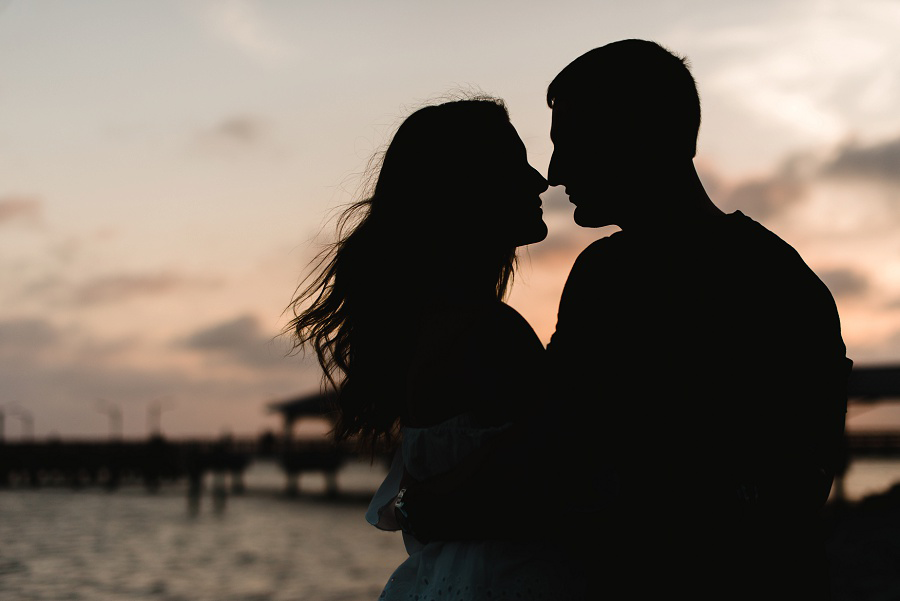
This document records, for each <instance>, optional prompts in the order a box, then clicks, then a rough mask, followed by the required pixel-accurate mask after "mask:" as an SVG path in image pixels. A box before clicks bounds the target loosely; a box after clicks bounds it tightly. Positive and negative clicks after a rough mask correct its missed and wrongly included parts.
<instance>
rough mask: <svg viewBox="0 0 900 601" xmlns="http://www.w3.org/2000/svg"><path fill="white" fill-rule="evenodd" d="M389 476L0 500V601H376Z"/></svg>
mask: <svg viewBox="0 0 900 601" xmlns="http://www.w3.org/2000/svg"><path fill="white" fill-rule="evenodd" d="M383 474H384V469H383V468H382V467H380V466H376V467H375V468H369V466H368V465H365V464H354V465H351V466H348V468H346V469H345V470H343V471H342V472H341V474H340V476H339V486H340V488H341V490H342V491H345V492H347V493H349V495H348V497H344V498H343V500H340V501H337V502H329V501H326V500H325V499H324V497H323V496H320V495H321V493H323V492H324V488H325V483H324V478H322V477H320V476H317V475H309V476H304V477H303V479H302V480H301V482H300V487H301V496H300V498H298V499H288V498H285V497H284V496H283V495H282V494H281V489H282V487H283V486H284V480H283V477H282V476H281V474H280V472H279V471H278V470H277V468H275V467H274V466H272V465H267V464H257V465H256V466H254V467H253V468H251V470H249V471H248V472H247V475H246V484H247V491H248V492H247V493H246V494H245V495H244V496H239V497H235V496H230V497H228V498H227V501H226V502H225V504H224V506H223V507H221V508H220V511H216V510H215V503H216V501H215V499H214V497H213V495H212V494H211V490H212V488H213V486H212V482H211V481H208V482H207V483H206V490H205V493H204V496H203V497H202V499H201V500H200V505H199V508H198V511H197V512H196V513H195V514H193V515H192V513H191V512H190V511H188V500H187V494H186V490H187V488H186V484H181V485H176V486H171V487H168V488H163V490H162V491H161V492H160V493H159V494H156V495H148V494H147V493H145V492H144V490H143V488H141V487H133V488H127V487H126V488H123V489H121V490H119V491H117V492H115V493H106V492H103V491H102V490H99V489H86V490H81V491H71V490H66V489H44V490H36V491H32V490H26V489H15V490H10V491H0V599H3V600H6V599H10V600H14V599H15V600H18V599H35V600H45V599H46V600H49V599H84V600H89V601H94V600H97V601H104V600H116V601H119V600H132V599H135V600H141V599H153V600H166V601H176V600H185V601H188V600H190V601H204V600H213V599H215V600H217V601H219V600H235V601H237V600H243V601H249V600H254V601H263V600H266V601H280V600H298V599H303V600H306V599H312V600H317V601H338V600H341V601H356V600H360V601H362V600H366V599H376V598H377V597H378V594H379V592H380V591H381V587H382V585H383V584H384V582H385V580H386V579H387V577H388V576H389V575H390V573H391V572H392V571H393V569H394V567H396V565H397V564H399V563H400V562H401V561H402V560H403V559H404V558H405V552H404V551H403V545H402V543H401V541H400V539H399V537H397V536H396V535H394V534H391V533H385V532H380V531H377V530H375V529H374V528H372V527H371V526H369V525H368V524H366V522H365V520H364V519H363V513H364V510H365V504H364V500H365V498H366V497H367V495H368V494H369V493H370V492H371V491H373V490H374V489H375V487H376V486H377V485H378V483H379V482H380V480H381V478H382V477H383ZM897 481H900V462H898V461H872V460H865V461H862V460H859V461H856V462H854V463H853V464H852V466H851V470H850V472H849V473H848V475H847V480H846V489H847V494H848V497H850V498H859V497H860V496H863V495H864V494H868V493H871V492H880V491H883V490H885V489H886V488H888V487H889V486H890V484H891V483H892V482H897ZM303 492H306V493H307V494H306V495H304V494H302V493H303ZM220 502H221V500H220Z"/></svg>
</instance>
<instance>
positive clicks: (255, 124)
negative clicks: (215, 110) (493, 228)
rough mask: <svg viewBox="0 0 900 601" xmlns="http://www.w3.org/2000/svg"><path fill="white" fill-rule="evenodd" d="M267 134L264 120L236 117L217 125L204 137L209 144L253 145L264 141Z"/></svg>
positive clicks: (246, 116) (245, 116)
mask: <svg viewBox="0 0 900 601" xmlns="http://www.w3.org/2000/svg"><path fill="white" fill-rule="evenodd" d="M267 132H268V127H267V124H266V123H265V122H264V121H263V120H262V119H259V118H257V117H252V116H249V115H236V116H233V117H228V118H226V119H223V120H222V121H220V122H219V123H217V124H216V125H215V126H213V127H212V128H211V129H209V130H208V131H207V132H205V133H204V137H205V139H206V140H207V141H209V142H222V143H227V144H237V145H252V144H256V143H258V142H259V141H260V140H262V139H263V138H264V137H265V135H266V133H267Z"/></svg>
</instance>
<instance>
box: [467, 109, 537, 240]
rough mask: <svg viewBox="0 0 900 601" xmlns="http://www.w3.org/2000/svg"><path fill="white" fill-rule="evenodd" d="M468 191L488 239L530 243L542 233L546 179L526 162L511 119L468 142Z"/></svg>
mask: <svg viewBox="0 0 900 601" xmlns="http://www.w3.org/2000/svg"><path fill="white" fill-rule="evenodd" d="M472 142H473V145H474V146H475V149H474V151H473V158H474V160H473V163H472V165H471V167H470V170H471V173H470V174H469V175H470V176H471V180H470V181H469V182H467V186H466V187H467V188H468V192H467V195H468V196H469V197H470V199H471V202H472V203H473V205H474V207H473V208H474V209H475V211H476V212H477V213H476V214H477V215H478V217H477V219H480V220H481V221H482V224H483V225H484V226H485V227H486V228H487V229H486V230H485V231H484V233H485V235H487V236H488V237H489V240H490V241H497V242H500V243H502V244H504V245H510V246H523V245H525V244H534V243H535V242H540V241H541V240H543V239H544V238H546V237H547V225H546V224H545V223H544V217H543V211H542V209H541V197H540V195H541V193H542V192H544V191H545V190H546V189H547V180H545V179H544V177H543V176H542V175H541V174H540V173H539V172H538V171H537V170H536V169H535V168H534V167H532V166H531V165H530V164H529V163H528V155H527V153H526V150H525V144H523V143H522V140H521V139H520V138H519V135H518V133H516V130H515V128H514V127H513V126H512V124H511V123H508V122H507V123H506V124H505V125H504V126H502V127H499V128H491V130H489V131H482V132H481V134H480V135H479V136H476V139H474V140H473V141H472Z"/></svg>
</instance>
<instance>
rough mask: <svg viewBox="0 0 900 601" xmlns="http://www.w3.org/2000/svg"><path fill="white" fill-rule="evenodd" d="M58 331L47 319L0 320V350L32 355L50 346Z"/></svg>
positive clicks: (54, 342)
mask: <svg viewBox="0 0 900 601" xmlns="http://www.w3.org/2000/svg"><path fill="white" fill-rule="evenodd" d="M59 340H60V333H59V331H58V330H57V329H56V327H55V326H54V325H53V324H51V323H50V322H49V321H46V320H44V319H36V318H20V319H7V320H3V321H0V352H2V353H3V354H7V353H14V354H17V355H20V356H21V355H32V354H34V353H38V352H41V351H43V350H45V349H47V348H50V347H52V346H53V345H55V344H56V343H58V342H59Z"/></svg>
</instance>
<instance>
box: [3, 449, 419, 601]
mask: <svg viewBox="0 0 900 601" xmlns="http://www.w3.org/2000/svg"><path fill="white" fill-rule="evenodd" d="M382 475H383V470H381V469H376V470H369V469H368V468H367V466H352V467H350V468H348V469H347V470H345V472H344V473H342V474H341V480H340V483H341V484H342V485H343V486H344V487H345V488H346V489H349V490H351V491H354V490H355V491H357V492H360V491H361V490H366V488H368V489H371V488H373V487H374V486H375V485H377V483H378V482H379V481H380V479H381V477H382ZM247 476H248V478H247V484H248V493H247V494H246V495H245V496H243V497H231V498H229V499H228V501H227V507H226V509H225V510H224V511H220V512H216V511H214V501H213V499H212V498H211V495H210V494H206V496H204V497H203V499H202V500H201V506H200V511H199V512H198V513H197V514H196V515H194V516H193V517H192V516H191V514H190V512H189V511H188V508H187V495H186V487H185V486H176V487H170V488H164V489H163V491H161V493H159V494H157V495H154V496H151V495H148V494H146V493H145V492H144V491H143V489H142V488H139V487H135V488H131V489H129V488H124V489H122V490H119V491H118V492H115V493H111V494H109V493H105V492H103V491H101V490H97V489H88V490H84V491H78V492H73V491H68V490H64V489H46V490H38V491H30V490H22V489H19V490H13V491H4V492H0V541H2V542H0V599H4V600H5V599H10V600H13V599H41V600H42V599H85V600H91V601H93V600H98V601H102V600H106V599H109V600H126V599H128V600H130V599H159V600H171V601H175V600H182V599H183V600H191V601H194V600H197V601H202V600H206V599H209V600H212V599H215V600H228V599H234V600H251V599H252V600H273V601H275V600H288V599H290V600H297V599H316V600H323V601H329V600H356V599H360V600H362V599H375V598H377V597H378V594H379V593H380V592H381V587H382V586H383V585H384V582H385V581H386V579H387V577H388V576H389V575H390V573H391V571H392V570H393V568H394V567H395V566H396V565H397V564H398V563H400V561H402V560H403V559H404V558H405V556H406V554H405V552H404V551H403V545H402V543H401V541H400V539H399V537H397V536H395V535H393V534H390V533H384V532H379V531H377V530H375V529H374V528H372V527H371V526H369V525H368V524H366V522H365V520H364V519H363V513H364V510H365V507H364V505H363V504H361V503H359V502H351V501H344V502H337V503H329V502H325V501H324V500H322V499H320V498H318V497H312V496H307V497H303V496H301V498H299V499H286V498H284V497H283V496H281V494H280V492H279V491H280V487H281V486H282V485H283V481H282V479H281V477H280V474H278V473H277V471H276V470H275V469H274V468H272V467H270V466H258V467H257V468H255V469H253V470H251V471H250V472H248V474H247ZM306 478H307V480H308V482H307V481H301V487H303V486H305V487H306V488H307V490H309V489H311V488H312V489H315V488H318V487H320V486H322V487H323V486H324V484H323V483H322V482H317V481H316V477H315V476H314V475H310V476H308V477H306ZM254 486H255V488H254ZM209 488H210V487H209V486H208V487H207V492H208V491H209ZM260 490H262V491H263V492H259V491H260Z"/></svg>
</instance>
